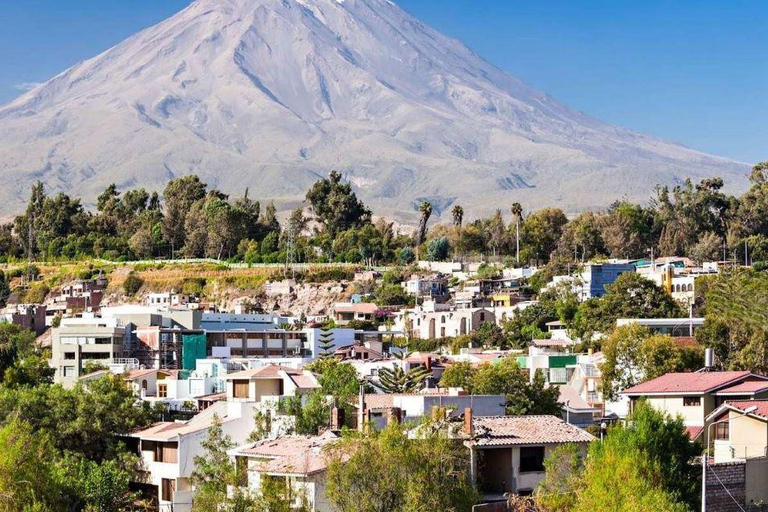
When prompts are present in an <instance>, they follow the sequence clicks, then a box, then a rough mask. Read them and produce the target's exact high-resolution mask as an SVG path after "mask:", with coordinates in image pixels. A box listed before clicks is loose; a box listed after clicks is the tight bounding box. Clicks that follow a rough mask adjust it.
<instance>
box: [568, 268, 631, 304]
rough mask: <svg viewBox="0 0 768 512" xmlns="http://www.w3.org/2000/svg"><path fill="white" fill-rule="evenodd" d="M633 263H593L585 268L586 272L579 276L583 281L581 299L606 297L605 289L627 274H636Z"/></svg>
mask: <svg viewBox="0 0 768 512" xmlns="http://www.w3.org/2000/svg"><path fill="white" fill-rule="evenodd" d="M634 271H635V265H634V264H632V263H592V264H588V265H585V266H584V270H583V271H582V272H581V274H580V275H579V276H578V278H579V280H580V281H581V286H580V288H581V291H580V297H579V298H580V299H581V300H587V299H591V298H592V297H602V296H603V295H605V287H606V286H608V285H609V284H611V283H613V282H614V281H616V279H618V278H619V276H620V275H621V274H623V273H625V272H634Z"/></svg>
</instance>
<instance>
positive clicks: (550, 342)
mask: <svg viewBox="0 0 768 512" xmlns="http://www.w3.org/2000/svg"><path fill="white" fill-rule="evenodd" d="M531 345H533V346H534V347H562V348H565V347H570V346H572V345H575V343H573V342H572V341H568V340H560V339H547V340H533V341H532V342H531Z"/></svg>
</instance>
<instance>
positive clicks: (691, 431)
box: [685, 427, 704, 441]
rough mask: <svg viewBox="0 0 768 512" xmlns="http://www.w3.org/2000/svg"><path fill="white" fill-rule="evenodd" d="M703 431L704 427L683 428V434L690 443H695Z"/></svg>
mask: <svg viewBox="0 0 768 512" xmlns="http://www.w3.org/2000/svg"><path fill="white" fill-rule="evenodd" d="M703 431H704V427H685V434H686V435H687V436H688V439H690V440H691V441H695V440H696V439H697V438H698V437H699V436H700V435H701V433H702V432H703Z"/></svg>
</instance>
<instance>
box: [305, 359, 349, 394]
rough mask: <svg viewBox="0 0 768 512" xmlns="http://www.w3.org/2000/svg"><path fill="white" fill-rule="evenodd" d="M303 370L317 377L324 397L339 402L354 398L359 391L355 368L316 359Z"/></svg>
mask: <svg viewBox="0 0 768 512" xmlns="http://www.w3.org/2000/svg"><path fill="white" fill-rule="evenodd" d="M305 368H306V369H307V370H309V371H311V372H313V373H316V374H317V375H318V378H317V380H318V382H319V383H320V386H322V390H323V393H324V394H325V395H330V396H333V397H334V398H337V399H339V400H340V401H341V402H345V401H347V400H349V399H350V398H354V397H355V396H356V395H357V393H358V391H359V389H360V379H359V377H358V375H357V370H355V367H354V366H352V365H351V364H349V363H345V362H342V361H339V360H338V359H334V358H327V359H317V360H315V361H313V362H312V363H310V364H308V365H306V366H305Z"/></svg>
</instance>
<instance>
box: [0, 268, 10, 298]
mask: <svg viewBox="0 0 768 512" xmlns="http://www.w3.org/2000/svg"><path fill="white" fill-rule="evenodd" d="M10 296H11V287H10V285H9V284H8V281H7V280H6V279H5V274H4V273H3V271H2V270H0V307H5V305H6V304H7V303H8V297H10Z"/></svg>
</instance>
